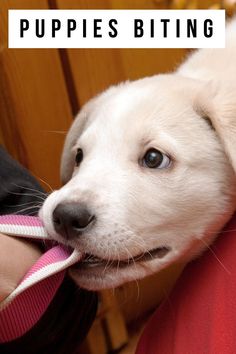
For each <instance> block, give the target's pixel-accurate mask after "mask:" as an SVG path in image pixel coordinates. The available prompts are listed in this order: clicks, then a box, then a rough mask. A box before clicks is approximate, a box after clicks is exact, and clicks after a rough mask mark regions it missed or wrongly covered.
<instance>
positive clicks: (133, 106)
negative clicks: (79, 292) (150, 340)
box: [40, 20, 236, 290]
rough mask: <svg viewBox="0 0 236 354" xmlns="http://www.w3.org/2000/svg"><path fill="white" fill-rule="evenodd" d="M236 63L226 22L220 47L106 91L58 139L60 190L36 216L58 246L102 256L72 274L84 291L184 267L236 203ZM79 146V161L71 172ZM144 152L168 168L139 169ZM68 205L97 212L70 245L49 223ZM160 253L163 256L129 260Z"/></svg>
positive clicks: (234, 30) (231, 28) (234, 38)
mask: <svg viewBox="0 0 236 354" xmlns="http://www.w3.org/2000/svg"><path fill="white" fill-rule="evenodd" d="M235 58H236V20H233V21H232V22H231V23H230V24H229V25H228V28H227V45H226V48H225V49H202V50H199V51H196V52H194V53H193V54H192V55H191V56H190V57H189V58H188V59H187V60H186V61H185V62H184V63H183V64H182V65H181V66H180V67H179V69H178V70H177V71H176V72H173V73H170V74H164V75H156V76H153V77H148V78H144V79H140V80H137V81H134V82H124V83H122V84H120V85H117V86H113V87H111V88H109V89H108V90H106V91H105V92H103V93H102V94H101V95H99V96H97V97H95V98H93V99H92V100H91V101H89V102H88V103H87V104H86V105H85V106H84V107H83V109H82V110H81V112H80V113H79V115H78V117H77V118H76V120H75V121H74V123H73V125H72V127H71V129H70V131H69V133H68V135H67V138H66V141H65V146H64V151H63V155H62V165H61V176H62V181H63V183H64V186H63V187H62V188H61V189H59V190H56V191H55V192H53V193H52V194H51V195H50V196H49V197H48V198H47V199H46V201H45V203H44V205H43V207H42V209H41V211H40V216H41V218H42V220H43V222H44V225H45V227H46V228H47V230H48V232H49V234H50V235H51V236H52V237H53V238H55V240H57V241H59V242H63V243H66V244H67V245H69V246H72V247H76V248H77V249H79V250H80V251H81V252H82V253H86V254H91V255H93V256H94V257H98V258H99V259H102V260H104V262H102V263H101V264H100V265H99V264H98V265H97V266H93V267H91V266H90V267H77V269H72V270H71V274H72V276H73V278H74V279H75V280H76V281H77V283H78V284H79V285H80V286H81V287H85V288H87V289H93V290H98V289H103V288H110V287H115V286H118V285H120V284H122V283H124V282H127V281H131V280H134V279H139V278H143V277H145V276H147V275H150V274H152V273H154V272H158V271H160V270H161V269H163V268H164V267H166V266H168V265H169V264H170V263H173V262H183V263H186V262H188V261H189V260H190V259H192V258H193V257H196V256H197V255H199V254H200V253H201V252H202V251H203V250H204V249H205V248H207V247H208V245H209V244H210V243H211V242H212V241H213V240H214V238H215V237H216V236H217V234H218V233H219V231H220V230H221V229H222V227H223V226H224V225H225V223H226V222H227V221H228V220H229V219H230V218H231V216H232V214H233V213H234V211H235V206H236V198H235V195H236V183H235V182H236V180H235V169H236V153H235V152H236V80H235V75H236V68H235ZM78 148H82V149H83V152H84V158H83V161H82V162H81V164H80V166H79V167H76V166H75V155H76V151H77V149H78ZM150 148H155V149H158V150H160V151H161V152H163V153H164V154H166V155H167V156H169V157H170V159H171V163H170V166H168V167H167V168H163V169H150V168H147V167H145V166H143V165H142V163H140V161H142V159H143V156H144V155H145V153H146V151H147V150H148V149H150ZM65 202H74V203H81V202H82V203H84V204H86V205H87V206H88V207H89V209H90V210H92V212H93V214H94V215H96V222H95V223H94V224H93V225H92V227H90V228H89V229H88V230H87V231H84V232H83V233H82V234H80V235H79V236H78V238H75V239H71V240H67V241H65V240H64V239H63V238H62V237H61V236H60V235H59V234H57V233H56V232H55V229H54V227H53V222H52V213H53V210H54V209H55V207H56V206H57V205H58V204H59V203H65ZM75 205H76V204H75ZM157 247H167V248H168V249H169V252H167V253H166V255H164V256H163V257H153V258H150V259H149V260H145V259H144V260H142V259H141V258H140V261H139V260H136V259H134V257H136V256H138V255H142V254H144V253H147V254H148V252H149V251H151V250H153V249H156V248H157ZM127 259H129V260H130V261H129V262H128V263H127V265H126V266H124V263H123V262H122V261H125V260H127ZM119 263H120V264H123V265H122V266H119ZM114 264H115V266H114Z"/></svg>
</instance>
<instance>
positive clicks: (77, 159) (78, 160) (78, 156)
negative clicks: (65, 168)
mask: <svg viewBox="0 0 236 354" xmlns="http://www.w3.org/2000/svg"><path fill="white" fill-rule="evenodd" d="M83 156H84V154H83V150H82V149H80V148H79V149H78V150H77V154H76V156H75V164H76V166H79V164H80V163H81V161H82V160H83Z"/></svg>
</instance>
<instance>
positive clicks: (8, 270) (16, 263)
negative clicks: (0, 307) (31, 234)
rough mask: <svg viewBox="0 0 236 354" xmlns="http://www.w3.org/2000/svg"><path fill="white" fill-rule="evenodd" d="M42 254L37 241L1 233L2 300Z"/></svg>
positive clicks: (0, 281) (0, 269)
mask: <svg viewBox="0 0 236 354" xmlns="http://www.w3.org/2000/svg"><path fill="white" fill-rule="evenodd" d="M40 256H41V251H40V249H39V248H38V247H37V245H35V243H32V242H30V241H29V240H25V239H21V238H16V237H10V236H7V235H3V234H1V233H0V302H1V301H3V300H4V299H5V298H6V297H7V296H8V295H9V294H10V293H11V292H12V291H13V290H14V289H15V288H16V287H17V285H18V284H19V283H20V281H21V279H22V278H23V277H24V275H25V274H26V273H27V271H28V270H29V269H30V268H31V267H32V265H33V264H34V263H35V262H36V261H37V260H38V258H40Z"/></svg>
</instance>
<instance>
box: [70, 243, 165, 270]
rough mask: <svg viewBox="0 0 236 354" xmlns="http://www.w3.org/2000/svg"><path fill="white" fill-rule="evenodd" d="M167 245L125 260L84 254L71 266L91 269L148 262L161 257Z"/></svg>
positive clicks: (121, 266) (163, 255) (123, 266)
mask: <svg viewBox="0 0 236 354" xmlns="http://www.w3.org/2000/svg"><path fill="white" fill-rule="evenodd" d="M170 250H171V249H170V248H169V247H158V248H155V249H153V250H150V251H148V252H144V253H142V254H139V255H137V256H135V257H131V258H128V259H127V260H117V259H103V258H99V257H97V256H94V255H92V254H87V253H86V254H85V255H84V257H83V259H82V260H81V261H80V262H79V263H78V264H76V265H75V266H73V268H77V269H80V270H86V269H92V268H100V267H103V268H106V267H107V268H108V269H109V268H125V267H128V266H131V265H133V264H134V263H140V262H148V261H152V260H154V259H156V258H159V259H161V258H163V257H165V256H166V255H167V253H169V252H170Z"/></svg>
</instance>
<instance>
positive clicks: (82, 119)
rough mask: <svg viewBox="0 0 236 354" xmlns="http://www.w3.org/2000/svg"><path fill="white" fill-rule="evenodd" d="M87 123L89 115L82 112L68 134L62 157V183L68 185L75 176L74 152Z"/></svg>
mask: <svg viewBox="0 0 236 354" xmlns="http://www.w3.org/2000/svg"><path fill="white" fill-rule="evenodd" d="M86 122H87V114H86V113H85V112H84V111H82V112H81V113H80V114H79V115H78V116H77V117H76V118H75V120H74V122H73V124H72V126H71V127H70V130H69V132H68V133H67V136H66V140H65V143H64V148H63V152H62V157H61V171H60V174H61V181H62V183H63V184H66V183H67V182H68V181H69V180H70V179H71V176H72V174H73V170H74V165H75V152H74V151H73V150H72V148H73V147H74V145H75V143H76V141H77V140H78V138H79V136H80V135H81V133H82V131H83V129H84V127H85V124H86Z"/></svg>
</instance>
